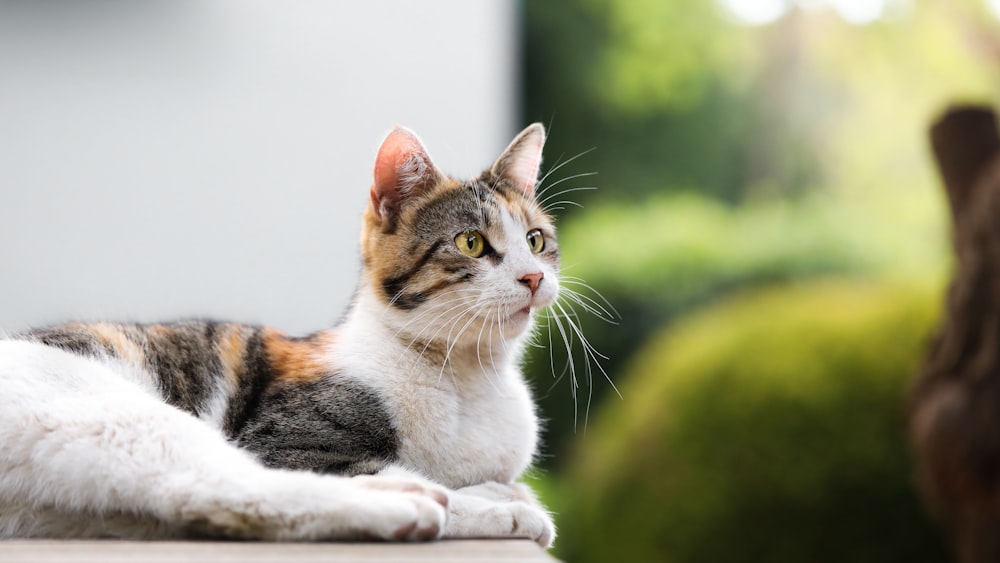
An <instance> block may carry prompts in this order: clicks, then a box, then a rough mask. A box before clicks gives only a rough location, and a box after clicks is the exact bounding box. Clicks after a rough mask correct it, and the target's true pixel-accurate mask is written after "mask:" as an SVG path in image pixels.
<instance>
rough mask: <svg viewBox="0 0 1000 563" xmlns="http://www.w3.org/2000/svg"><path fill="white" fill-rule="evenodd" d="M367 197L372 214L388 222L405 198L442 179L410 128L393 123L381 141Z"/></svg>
mask: <svg viewBox="0 0 1000 563" xmlns="http://www.w3.org/2000/svg"><path fill="white" fill-rule="evenodd" d="M374 176H375V181H374V183H373V184H372V189H371V200H372V208H373V210H374V211H375V215H376V217H378V218H379V219H381V220H382V221H387V223H386V224H387V225H390V224H392V223H393V221H394V220H395V217H396V214H397V213H398V212H399V209H400V206H401V205H402V204H403V203H404V202H405V201H406V198H408V197H410V196H412V195H416V194H419V193H420V192H422V191H423V190H426V189H428V188H431V187H433V186H434V185H436V184H437V183H438V182H440V181H441V180H443V179H444V174H442V173H441V172H440V171H438V169H437V167H436V166H434V162H433V161H431V157H430V156H429V155H428V154H427V149H425V148H424V145H423V143H421V142H420V139H419V138H418V137H417V135H416V134H415V133H413V131H410V130H409V129H407V128H405V127H396V128H395V129H393V130H392V131H391V132H389V134H388V135H386V137H385V140H383V141H382V145H381V146H380V147H379V149H378V156H376V157H375V172H374Z"/></svg>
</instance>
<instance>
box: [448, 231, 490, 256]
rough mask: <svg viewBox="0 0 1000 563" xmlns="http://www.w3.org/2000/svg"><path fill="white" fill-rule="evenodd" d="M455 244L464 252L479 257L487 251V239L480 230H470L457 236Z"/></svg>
mask: <svg viewBox="0 0 1000 563" xmlns="http://www.w3.org/2000/svg"><path fill="white" fill-rule="evenodd" d="M455 246H457V247H458V249H459V250H461V251H462V254H465V255H466V256H471V257H473V258H479V257H480V256H482V255H483V252H485V251H486V239H484V238H483V235H482V233H480V232H479V231H469V232H467V233H462V234H460V235H458V236H457V237H455Z"/></svg>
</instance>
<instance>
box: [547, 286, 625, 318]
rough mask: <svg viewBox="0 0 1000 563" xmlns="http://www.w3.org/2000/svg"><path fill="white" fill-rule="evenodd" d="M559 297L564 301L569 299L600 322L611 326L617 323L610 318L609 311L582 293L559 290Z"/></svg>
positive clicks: (567, 289) (564, 289) (566, 289)
mask: <svg viewBox="0 0 1000 563" xmlns="http://www.w3.org/2000/svg"><path fill="white" fill-rule="evenodd" d="M559 295H560V297H563V296H565V297H566V299H569V300H570V301H573V302H574V303H576V304H577V305H579V306H581V307H583V309H584V310H585V311H587V312H588V313H590V314H592V315H594V316H595V317H597V318H598V319H601V320H602V321H604V322H606V323H610V324H613V325H616V324H618V322H617V321H615V319H614V317H612V314H611V312H610V311H608V310H607V309H605V308H604V307H603V306H602V305H601V304H600V303H598V302H597V301H595V300H593V299H591V298H590V297H588V296H587V295H584V294H582V293H579V292H576V291H573V290H572V289H569V288H567V287H563V288H561V289H560V292H559ZM616 313H617V311H616Z"/></svg>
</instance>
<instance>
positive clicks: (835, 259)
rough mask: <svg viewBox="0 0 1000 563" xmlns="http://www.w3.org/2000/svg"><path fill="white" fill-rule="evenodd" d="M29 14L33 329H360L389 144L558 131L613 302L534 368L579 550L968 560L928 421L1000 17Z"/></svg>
mask: <svg viewBox="0 0 1000 563" xmlns="http://www.w3.org/2000/svg"><path fill="white" fill-rule="evenodd" d="M29 4H30V3H4V4H0V85H2V88H0V197H2V201H0V241H3V242H2V243H0V264H2V266H0V268H2V273H3V275H2V276H0V328H2V329H7V330H14V329H18V328H23V327H24V326H27V325H30V324H37V323H42V322H48V321H50V320H58V319H61V318H66V317H68V316H92V317H93V316H111V315H116V316H118V317H121V316H122V315H125V316H132V317H135V318H138V319H139V320H146V319H148V318H159V317H162V316H163V315H164V314H169V315H179V314H192V313H194V314H211V315H220V316H228V317H233V318H238V319H241V320H249V321H255V322H268V323H270V324H274V325H276V326H278V327H279V328H283V329H285V330H289V331H292V332H296V331H297V332H304V331H308V330H313V329H316V328H320V327H323V326H326V325H328V324H329V323H330V322H332V320H333V319H335V318H336V315H337V314H338V312H339V311H340V310H341V309H342V307H343V306H344V305H345V304H346V303H347V300H348V296H349V294H350V291H351V289H352V288H353V284H354V279H355V276H356V274H357V258H356V250H355V248H356V237H357V235H356V233H357V229H358V225H359V219H358V217H359V213H360V210H361V208H362V206H363V205H364V203H365V201H364V200H365V195H364V194H365V191H366V190H367V187H368V184H369V181H370V180H369V179H370V170H371V162H372V159H373V157H374V151H375V148H376V147H377V145H378V141H379V140H380V138H381V135H382V134H384V132H385V131H387V130H388V129H389V128H390V127H391V126H392V125H394V124H396V123H404V124H407V125H409V126H410V127H412V128H414V129H416V130H417V131H418V132H419V133H421V134H422V135H423V137H424V140H425V141H426V143H427V145H428V147H429V148H430V151H431V153H432V154H433V155H434V157H435V159H436V161H437V162H438V164H439V165H440V166H441V167H442V168H444V169H445V170H447V171H450V172H452V173H455V174H459V175H470V174H473V173H475V172H476V171H477V170H478V169H479V168H480V167H482V166H484V165H485V164H488V163H489V162H492V159H493V158H495V156H496V155H497V154H498V153H499V151H500V150H501V149H502V147H503V146H504V145H505V144H506V142H507V141H508V140H509V139H510V136H511V135H513V134H514V133H515V132H516V131H517V130H518V129H519V128H520V127H521V126H523V125H524V124H526V123H529V122H532V121H541V122H543V123H545V124H546V125H547V126H548V127H549V141H548V144H547V147H546V161H545V163H544V168H545V170H546V171H549V172H550V173H549V175H548V176H547V177H546V179H545V180H544V182H543V185H542V188H541V189H543V190H547V191H546V192H545V194H546V195H545V197H549V196H552V198H553V199H551V200H550V203H552V204H554V205H555V206H556V207H558V208H561V209H560V210H559V212H558V214H559V223H558V224H559V228H560V238H561V247H562V251H563V256H564V262H563V265H564V275H565V276H566V278H565V279H566V281H567V282H569V283H568V284H567V287H568V288H570V289H573V290H575V291H578V292H579V293H580V295H581V296H580V297H578V299H577V301H576V302H574V301H573V300H572V299H569V298H568V297H567V298H566V299H564V300H563V302H562V303H563V305H564V306H565V307H567V310H566V313H568V314H569V316H570V318H569V319H567V318H566V316H562V317H561V318H560V319H559V322H561V323H562V325H563V329H564V332H561V331H560V330H558V327H557V324H556V322H555V320H554V319H550V320H548V321H543V323H542V324H543V326H542V331H541V333H540V335H539V339H538V343H539V346H538V347H537V348H535V349H532V351H531V354H530V356H531V357H530V358H529V364H528V371H529V375H530V377H531V379H532V382H533V385H534V387H535V389H536V393H537V395H538V396H539V398H540V401H541V408H542V413H543V415H544V416H545V418H546V419H547V431H546V436H545V448H544V452H543V456H542V457H541V458H540V459H539V468H538V470H537V471H536V472H535V473H534V474H533V476H532V482H533V484H534V485H535V486H536V487H537V488H538V489H539V490H540V491H541V492H542V493H543V496H544V497H545V500H546V502H547V503H549V505H550V506H551V507H552V509H553V511H555V512H556V513H557V516H556V518H557V523H558V525H559V528H560V536H559V539H558V541H557V545H556V548H555V554H556V555H557V556H560V557H562V558H565V559H566V560H568V561H573V562H578V561H579V562H585V561H676V562H684V561H713V562H725V561H773V562H776V561H789V562H791V561H796V562H799V561H852V562H854V561H941V560H945V559H947V555H946V550H945V548H944V543H943V538H942V535H941V534H940V533H939V532H938V530H937V529H936V528H935V526H934V524H933V521H932V519H931V518H929V517H928V516H927V515H926V513H925V511H924V510H923V508H922V506H921V504H920V502H919V500H918V497H917V495H916V494H915V490H914V468H913V465H912V460H911V455H910V453H909V449H908V445H907V441H906V435H905V420H904V418H905V417H904V405H905V395H906V391H907V389H908V386H909V384H910V382H911V381H912V379H913V376H914V375H915V373H916V371H917V370H918V369H919V366H920V363H921V361H922V358H923V356H924V352H925V348H926V345H927V343H928V340H929V338H930V336H931V335H932V334H933V331H934V327H935V323H936V322H937V319H938V318H939V315H940V310H941V305H942V301H943V291H944V288H945V286H946V283H947V279H948V275H949V272H950V268H951V257H950V246H949V245H950V242H949V225H948V223H947V218H948V215H947V209H946V203H945V197H944V193H943V191H942V189H941V187H940V185H939V182H938V178H937V176H936V172H935V170H934V166H933V162H932V160H931V156H930V152H929V148H928V144H927V142H926V131H927V127H928V125H929V124H930V123H931V122H932V121H933V120H934V119H935V118H936V116H938V115H939V114H940V112H941V111H942V110H943V109H944V108H946V107H947V106H948V105H949V104H952V103H957V102H982V103H987V104H992V103H995V102H996V101H997V100H998V94H1000V2H998V1H996V0H671V1H669V2H664V1H661V0H631V1H629V2H618V1H614V0H550V1H546V2H541V1H539V2H523V3H512V2H501V1H493V2H460V1H457V0H455V1H451V2H433V3H421V4H419V5H410V4H406V3H403V2H388V1H386V2H372V3H366V4H364V6H365V7H362V6H361V5H354V4H352V5H351V6H350V7H349V8H347V7H342V8H338V7H336V6H333V5H332V4H327V3H319V2H306V1H299V2H292V3H283V4H281V5H280V6H279V5H277V4H267V3H263V2H215V3H194V2H170V3H167V2H160V3H156V2H154V3H144V4H141V6H143V7H137V6H136V5H133V4H131V3H124V2H103V3H69V2H65V3H63V2H43V3H35V4H34V5H35V6H38V5H42V6H44V8H30V9H28V8H25V7H24V6H25V5H29ZM81 5H82V6H87V7H80V6H81ZM70 6H72V8H70ZM94 6H97V7H98V8H94ZM150 6H152V7H150ZM67 10H68V11H67ZM590 188H599V189H596V190H594V189H590ZM345 264H351V265H352V266H353V267H352V268H347V267H345ZM584 284H586V285H584ZM571 308H572V310H575V311H576V315H575V316H572V315H573V313H572V310H571ZM588 309H589V311H588ZM567 320H572V321H573V322H574V323H576V324H577V325H579V326H580V327H581V328H582V333H583V334H584V335H586V337H587V339H588V340H589V343H590V345H592V346H593V348H594V350H595V352H593V353H592V354H590V353H588V352H587V351H586V350H585V347H584V345H583V343H582V342H581V340H580V338H579V336H578V335H577V334H576V333H573V332H572V331H571V330H569V329H568V327H567ZM567 348H568V349H569V350H570V353H569V354H567V352H566V350H567ZM570 363H572V366H573V370H572V371H570V370H568V369H567V366H569V365H570ZM611 382H614V386H615V387H617V390H616V389H615V388H613V386H612V383H611Z"/></svg>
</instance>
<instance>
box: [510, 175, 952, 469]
mask: <svg viewBox="0 0 1000 563" xmlns="http://www.w3.org/2000/svg"><path fill="white" fill-rule="evenodd" d="M863 213H864V210H862V209H858V208H857V207H853V206H849V205H843V204H841V203H839V202H838V201H836V200H831V199H829V198H820V197H819V196H816V197H813V198H811V199H805V200H800V201H785V200H769V201H760V202H754V203H748V204H745V205H743V206H742V207H740V208H733V207H730V206H727V205H724V204H721V203H719V202H715V201H712V200H709V199H706V198H704V197H699V196H696V195H693V194H687V195H677V196H658V197H653V198H651V199H650V200H649V201H648V202H647V203H646V205H643V206H634V205H627V204H617V203H610V202H609V203H604V204H601V205H595V206H593V207H591V208H589V209H587V210H586V211H584V212H582V213H580V214H577V215H576V216H574V218H573V220H572V221H571V222H569V223H568V224H567V225H566V227H565V228H564V229H563V230H562V231H561V234H560V241H561V245H562V247H563V248H564V249H565V251H564V255H563V278H564V279H563V280H562V283H563V285H564V286H565V287H566V288H567V289H569V290H573V291H577V292H580V293H582V294H583V295H585V296H588V297H589V301H587V300H586V299H585V301H587V303H588V304H589V305H590V306H591V307H595V308H596V307H603V308H604V309H606V310H607V311H609V312H610V311H611V309H610V307H612V306H613V307H614V308H615V309H614V311H616V312H619V313H620V318H618V317H615V316H612V317H611V319H610V320H612V321H614V322H602V321H599V320H598V319H597V318H596V316H594V315H589V314H587V313H586V312H585V311H584V307H583V306H581V305H578V304H572V303H571V302H569V301H568V300H567V299H563V302H564V303H568V306H572V307H573V308H574V309H575V310H576V311H577V312H578V313H579V315H578V316H577V317H576V318H575V319H574V321H575V322H577V323H579V324H580V325H582V328H583V333H584V334H585V335H587V337H588V339H590V340H591V341H592V342H594V343H595V346H597V348H598V350H600V351H604V352H606V351H608V350H610V351H612V353H611V354H610V355H609V357H608V358H607V359H601V363H602V365H603V367H604V369H605V370H607V372H608V373H609V374H611V375H612V376H613V378H614V379H616V380H618V379H621V377H622V376H621V375H620V369H621V367H622V366H623V364H624V363H625V362H626V361H628V359H629V358H630V356H631V354H632V353H633V352H634V351H635V350H636V349H637V348H638V347H639V346H641V345H642V344H643V343H644V342H645V341H646V338H647V335H648V334H649V333H650V332H652V331H653V330H654V329H657V328H659V327H660V326H661V325H663V324H664V322H666V321H668V320H670V319H674V318H677V317H678V316H680V315H683V314H685V313H686V312H688V311H691V310H694V309H697V308H698V307H699V306H702V305H705V304H707V303H710V302H711V301H712V300H714V299H717V298H719V297H720V296H721V295H724V294H725V293H727V292H728V291H731V290H733V289H734V288H745V287H748V286H765V285H768V284H774V283H782V282H788V281H792V280H800V279H805V278H809V277H816V276H828V275H831V274H853V275H857V276H868V277H890V276H893V275H896V276H899V277H913V275H911V274H912V273H914V272H916V273H919V274H920V275H919V276H917V277H928V276H930V277H933V278H934V279H938V278H940V277H942V276H943V268H942V266H943V265H944V264H945V261H944V255H945V252H946V240H947V237H946V234H945V233H943V232H942V233H939V234H938V236H937V237H936V239H935V240H936V242H937V244H935V245H933V246H932V247H930V248H927V249H923V250H924V251H923V253H921V254H917V255H915V256H914V255H912V254H907V253H905V252H899V250H898V249H899V247H898V245H897V244H896V240H895V236H893V234H892V233H891V232H890V231H887V230H880V229H869V230H864V229H852V228H845V227H849V226H850V225H858V224H865V223H869V222H870V221H867V218H866V217H864V215H863ZM927 257H930V258H931V260H927ZM935 265H936V266H937V270H936V271H935V269H934V266H935ZM577 278H580V279H582V280H586V285H581V284H580V283H579V282H578V281H577ZM591 287H597V288H600V290H599V291H600V294H601V295H603V297H604V298H606V299H607V301H608V302H610V303H611V304H613V305H610V306H609V305H607V304H605V302H604V301H603V300H602V299H601V298H600V297H599V296H598V294H597V293H594V292H593V291H592V289H591ZM601 314H602V315H603V314H604V312H603V311H601ZM553 324H554V323H550V325H553ZM547 328H548V331H549V332H552V331H553V329H552V328H551V326H549V327H547ZM550 340H551V341H550ZM542 342H543V344H544V346H543V347H542V348H538V349H536V350H533V351H532V354H531V361H530V363H529V365H530V366H531V373H532V374H533V378H534V380H535V386H536V389H537V390H538V391H539V392H540V393H539V400H540V403H541V405H542V408H543V411H544V412H545V414H546V415H547V418H548V419H549V422H548V425H547V427H548V436H549V440H548V445H547V448H546V451H547V453H548V454H549V455H550V456H551V457H549V458H546V459H544V460H543V462H546V465H558V463H551V462H558V461H559V460H561V459H563V454H564V452H565V448H566V446H567V443H568V440H570V439H571V438H572V437H573V436H575V435H576V434H583V433H584V431H585V430H586V423H587V418H588V417H587V414H588V409H589V408H590V407H592V406H593V404H596V403H599V402H601V401H602V400H604V399H605V398H606V397H607V396H608V395H613V393H612V392H611V385H610V384H609V383H608V381H607V380H606V379H605V376H604V375H603V374H602V373H601V372H600V371H599V370H597V369H596V368H593V367H591V370H593V373H591V374H590V375H589V376H588V374H587V372H586V370H587V367H588V366H587V360H586V359H585V358H583V357H582V346H581V345H580V343H579V342H578V341H577V342H574V344H575V346H574V348H575V349H574V353H575V358H574V365H575V368H576V372H577V373H576V377H577V379H578V380H579V384H580V390H579V396H578V397H577V398H576V399H574V398H573V397H572V396H571V394H570V393H568V392H567V391H566V387H568V385H567V384H566V383H565V382H564V381H558V382H554V380H553V375H558V372H559V370H553V368H552V366H553V365H555V366H564V365H566V364H567V363H568V360H567V354H566V353H565V345H564V343H563V341H562V339H561V337H560V336H558V333H557V335H555V336H548V335H546V336H545V337H543V340H542ZM553 371H556V372H557V373H555V374H553ZM569 377H570V375H569V374H565V375H564V376H563V379H568V378H569ZM588 377H589V378H593V379H594V381H593V382H592V385H591V382H589V381H587V379H588ZM623 400H624V401H625V402H626V403H628V402H630V401H631V400H633V398H632V397H629V396H628V395H627V394H626V395H625V396H624V399H623ZM588 403H589V404H588Z"/></svg>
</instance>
